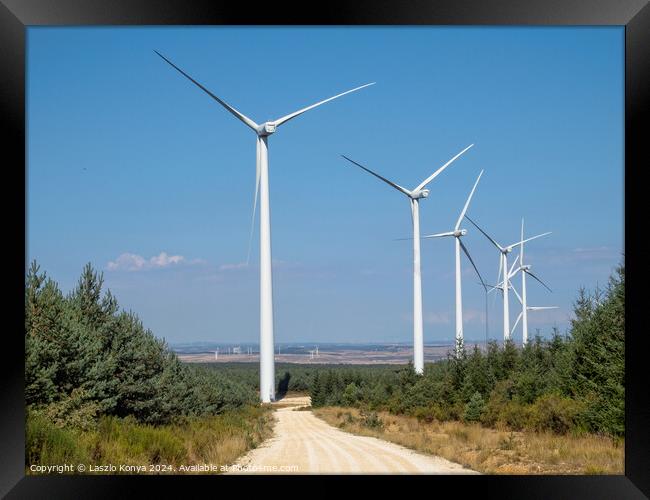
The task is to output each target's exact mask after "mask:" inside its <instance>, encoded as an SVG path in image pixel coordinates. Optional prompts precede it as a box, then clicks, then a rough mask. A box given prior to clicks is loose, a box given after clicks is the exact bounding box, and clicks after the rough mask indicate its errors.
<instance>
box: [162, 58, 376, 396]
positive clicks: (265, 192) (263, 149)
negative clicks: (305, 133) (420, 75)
mask: <svg viewBox="0 0 650 500" xmlns="http://www.w3.org/2000/svg"><path fill="white" fill-rule="evenodd" d="M154 52H156V54H158V55H159V56H160V57H161V58H162V59H163V60H164V61H165V62H167V63H168V64H169V65H170V66H172V67H173V68H174V69H176V70H177V71H178V72H179V73H181V74H182V75H183V76H185V77H186V78H188V79H189V80H190V81H191V82H192V83H194V84H195V85H196V86H197V87H199V88H200V89H201V90H203V91H204V92H205V93H206V94H208V95H209V96H210V97H211V98H212V99H214V100H215V101H217V102H218V103H219V104H220V105H221V106H223V107H224V108H226V110H227V111H229V112H230V113H231V114H233V115H234V116H235V117H236V118H237V119H239V120H240V121H242V122H243V123H244V124H245V125H247V126H248V127H249V128H250V129H252V130H253V132H255V134H256V136H257V166H256V173H255V201H254V204H253V220H254V218H255V212H256V208H257V196H258V193H259V196H260V399H261V400H262V402H263V403H269V402H271V401H274V400H275V387H274V385H275V384H274V380H275V366H274V364H275V361H274V358H273V353H274V342H273V284H272V273H271V212H270V206H269V204H270V203H269V163H268V137H269V136H270V135H271V134H274V133H275V132H276V131H277V129H278V127H280V126H281V125H283V124H284V123H286V122H288V121H289V120H291V119H293V118H295V117H297V116H299V115H301V114H303V113H305V112H306V111H309V110H310V109H314V108H315V107H317V106H320V105H321V104H325V103H326V102H329V101H331V100H333V99H336V98H337V97H341V96H344V95H345V94H349V93H350V92H354V91H356V90H360V89H362V88H364V87H368V86H369V85H373V84H374V82H373V83H368V84H366V85H362V86H360V87H356V88H354V89H352V90H348V91H346V92H343V93H341V94H337V95H335V96H334V97H330V98H328V99H325V100H323V101H319V102H317V103H316V104H312V105H311V106H307V107H306V108H302V109H300V110H298V111H295V112H293V113H290V114H288V115H286V116H283V117H282V118H278V119H277V120H273V121H267V122H264V123H261V124H257V123H255V122H254V121H253V120H251V119H250V118H248V117H247V116H245V115H244V114H243V113H241V112H239V111H237V110H236V109H235V108H233V107H232V106H231V105H230V104H228V103H226V102H225V101H223V100H222V99H220V98H219V97H217V96H216V95H214V94H213V93H212V92H210V91H209V90H208V89H207V88H205V87H204V86H203V85H201V84H200V83H199V82H197V81H196V80H194V79H193V78H192V77H191V76H190V75H188V74H187V73H185V72H184V71H183V70H182V69H180V68H179V67H178V66H176V65H175V64H174V63H173V62H171V61H170V60H169V59H167V58H166V57H165V56H163V55H162V54H161V53H160V52H158V51H154ZM251 236H252V227H251ZM249 246H250V243H249ZM249 255H250V250H249Z"/></svg>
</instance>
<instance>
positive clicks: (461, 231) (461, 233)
mask: <svg viewBox="0 0 650 500" xmlns="http://www.w3.org/2000/svg"><path fill="white" fill-rule="evenodd" d="M466 234H467V229H458V230H457V231H454V236H456V237H459V236H465V235H466Z"/></svg>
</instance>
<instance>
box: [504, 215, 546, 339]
mask: <svg viewBox="0 0 650 500" xmlns="http://www.w3.org/2000/svg"><path fill="white" fill-rule="evenodd" d="M521 239H522V242H521V243H520V245H519V256H518V257H517V259H515V264H516V263H517V260H518V261H519V267H517V269H514V270H513V271H512V272H510V273H509V274H508V278H512V277H514V276H515V275H516V274H517V273H518V272H521V296H520V295H519V294H518V293H517V290H516V289H515V288H514V287H512V291H513V292H515V295H516V296H517V299H519V303H520V304H521V312H520V313H519V316H517V320H516V321H515V324H514V325H513V326H512V332H511V333H514V331H515V328H517V325H518V324H519V320H521V326H522V343H523V344H524V345H526V344H527V343H528V311H543V310H547V309H558V306H529V305H528V300H527V296H526V275H529V276H530V277H531V278H533V279H535V280H537V281H539V282H540V283H541V284H542V286H543V287H544V288H546V289H547V290H548V291H549V292H551V293H552V292H553V290H551V289H550V288H549V287H548V285H546V283H544V282H543V281H542V280H541V279H539V278H538V277H537V276H535V275H534V274H533V273H532V272H531V271H530V264H524V219H523V218H522V219H521Z"/></svg>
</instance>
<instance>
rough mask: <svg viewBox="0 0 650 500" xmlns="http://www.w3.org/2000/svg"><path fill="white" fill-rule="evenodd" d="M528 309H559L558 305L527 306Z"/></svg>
mask: <svg viewBox="0 0 650 500" xmlns="http://www.w3.org/2000/svg"><path fill="white" fill-rule="evenodd" d="M527 309H528V310H529V311H543V310H545V309H559V307H558V306H528V307H527Z"/></svg>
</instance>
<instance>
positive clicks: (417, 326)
mask: <svg viewBox="0 0 650 500" xmlns="http://www.w3.org/2000/svg"><path fill="white" fill-rule="evenodd" d="M473 145H474V144H470V145H469V146H467V147H466V148H465V149H463V150H462V151H461V152H460V153H458V154H457V155H456V156H454V157H453V158H452V159H451V160H449V161H448V162H447V163H445V164H444V165H443V166H442V167H440V168H439V169H438V170H436V171H435V172H434V173H433V174H431V175H430V176H429V177H427V178H426V179H425V180H424V181H422V182H421V183H420V184H418V185H417V186H416V187H415V188H413V189H412V190H410V191H409V190H408V189H406V188H403V187H402V186H400V185H398V184H395V183H394V182H392V181H389V180H388V179H385V178H384V177H382V176H381V175H379V174H377V173H375V172H373V171H372V170H370V169H368V168H366V167H364V166H363V165H361V164H359V163H357V162H356V161H354V160H351V159H350V158H348V157H347V156H345V155H341V156H343V158H345V159H346V160H348V161H349V162H351V163H354V164H355V165H356V166H357V167H360V168H362V169H363V170H365V171H366V172H368V173H369V174H372V175H374V176H375V177H377V178H378V179H380V180H382V181H384V182H385V183H386V184H388V185H389V186H392V187H393V188H395V189H397V190H398V191H400V192H401V193H402V194H404V195H406V196H407V197H408V198H409V202H410V204H411V216H412V219H413V367H414V368H415V372H416V373H418V374H421V373H424V337H423V333H422V278H421V275H420V206H419V202H420V199H422V198H426V197H427V196H429V190H428V189H425V187H426V185H427V184H429V183H430V182H431V181H432V180H433V179H435V178H436V177H437V176H438V175H439V174H440V173H441V172H442V171H443V170H444V169H445V168H447V167H448V166H449V165H450V164H451V163H452V162H453V161H454V160H456V159H457V158H458V157H459V156H460V155H462V154H463V153H464V152H465V151H467V150H468V149H469V148H471V147H472V146H473Z"/></svg>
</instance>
